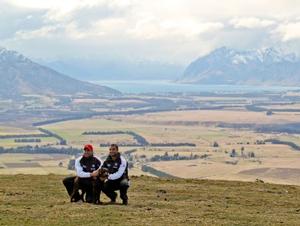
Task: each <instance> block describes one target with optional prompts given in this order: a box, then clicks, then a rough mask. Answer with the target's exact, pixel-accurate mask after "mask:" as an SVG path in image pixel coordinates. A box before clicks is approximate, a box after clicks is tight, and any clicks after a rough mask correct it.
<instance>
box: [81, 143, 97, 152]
mask: <svg viewBox="0 0 300 226" xmlns="http://www.w3.org/2000/svg"><path fill="white" fill-rule="evenodd" d="M83 150H85V151H93V150H94V148H93V145H91V144H86V145H84V148H83Z"/></svg>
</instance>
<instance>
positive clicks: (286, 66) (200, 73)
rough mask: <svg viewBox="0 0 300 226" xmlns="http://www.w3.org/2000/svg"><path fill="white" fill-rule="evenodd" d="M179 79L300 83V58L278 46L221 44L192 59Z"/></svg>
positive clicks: (198, 81)
mask: <svg viewBox="0 0 300 226" xmlns="http://www.w3.org/2000/svg"><path fill="white" fill-rule="evenodd" d="M179 82H183V83H199V84H235V85H238V84H243V85H279V86H298V85H300V59H299V58H298V57H297V56H296V55H295V54H294V53H288V54H287V53H284V52H283V51H281V50H277V49H276V48H263V49H257V50H242V51H239V50H235V49H231V48H227V47H221V48H218V49H216V50H214V51H212V52H210V53H209V54H207V55H205V56H201V57H199V58H198V59H196V60H195V61H193V62H192V63H190V64H189V65H188V66H187V68H186V69H185V70H184V73H183V76H182V77H181V78H180V79H179Z"/></svg>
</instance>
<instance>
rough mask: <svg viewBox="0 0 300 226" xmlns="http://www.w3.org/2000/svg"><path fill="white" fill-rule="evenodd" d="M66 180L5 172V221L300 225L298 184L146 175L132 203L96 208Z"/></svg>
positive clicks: (1, 192) (1, 213) (1, 197)
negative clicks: (76, 199)
mask: <svg viewBox="0 0 300 226" xmlns="http://www.w3.org/2000/svg"><path fill="white" fill-rule="evenodd" d="M61 180H62V176H56V175H49V176H32V175H17V176H0V181H1V183H0V225H39V226H41V225H172V226H174V225H299V216H300V206H299V204H300V187H297V186H285V185H274V184H264V183H246V182H235V181H232V182H228V181H208V180H185V179H158V178H152V177H145V176H142V177H134V178H132V187H131V188H130V190H129V197H130V203H129V205H128V206H121V205H101V206H94V205H90V204H86V203H84V204H74V203H69V199H68V197H67V195H66V192H65V190H64V187H63V185H62V183H61ZM101 199H102V201H107V199H106V198H104V195H103V197H102V198H101Z"/></svg>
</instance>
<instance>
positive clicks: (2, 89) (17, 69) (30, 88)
mask: <svg viewBox="0 0 300 226" xmlns="http://www.w3.org/2000/svg"><path fill="white" fill-rule="evenodd" d="M76 93H88V94H92V95H119V94H120V92H118V91H117V90H114V89H111V88H108V87H105V86H99V85H95V84H91V83H88V82H82V81H79V80H76V79H74V78H71V77H69V76H66V75H63V74H60V73H59V72H57V71H54V70H52V69H50V68H48V67H45V66H41V65H39V64H37V63H35V62H33V61H31V60H30V59H28V58H26V57H25V56H23V55H22V54H19V53H18V52H15V51H10V50H7V49H5V48H0V97H8V98H13V97H18V96H21V95H23V94H55V95H61V94H76Z"/></svg>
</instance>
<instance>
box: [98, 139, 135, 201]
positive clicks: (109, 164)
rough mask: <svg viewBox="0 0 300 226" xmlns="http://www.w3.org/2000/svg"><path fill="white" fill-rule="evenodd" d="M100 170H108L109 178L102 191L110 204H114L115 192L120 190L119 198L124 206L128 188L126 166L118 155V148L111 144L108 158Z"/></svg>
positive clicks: (125, 162)
mask: <svg viewBox="0 0 300 226" xmlns="http://www.w3.org/2000/svg"><path fill="white" fill-rule="evenodd" d="M102 168H106V169H107V170H108V173H109V176H108V179H107V180H106V182H105V183H104V186H103V189H102V191H103V192H104V193H105V194H106V195H107V196H108V197H109V198H110V200H111V203H115V202H116V198H117V193H116V192H115V191H116V190H120V197H121V199H122V201H123V202H122V203H123V204H124V205H127V204H128V197H127V190H128V188H129V177H128V164H127V161H126V159H125V158H124V157H123V156H121V155H120V153H119V147H118V145H116V144H112V145H111V146H110V148H109V156H108V157H107V159H106V160H105V161H104V163H103V165H102Z"/></svg>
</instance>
